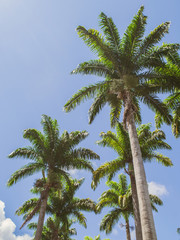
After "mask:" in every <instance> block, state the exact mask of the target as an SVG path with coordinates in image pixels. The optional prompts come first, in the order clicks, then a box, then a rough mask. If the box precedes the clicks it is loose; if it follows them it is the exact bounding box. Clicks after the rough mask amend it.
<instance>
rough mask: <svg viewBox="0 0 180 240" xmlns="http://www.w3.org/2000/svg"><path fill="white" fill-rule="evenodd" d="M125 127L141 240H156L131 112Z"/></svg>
mask: <svg viewBox="0 0 180 240" xmlns="http://www.w3.org/2000/svg"><path fill="white" fill-rule="evenodd" d="M127 127H128V132H129V139H130V145H131V151H132V157H133V167H134V174H135V180H136V188H137V195H138V202H139V210H140V219H141V226H142V236H143V240H157V236H156V231H155V225H154V219H153V214H152V208H151V202H150V198H149V192H148V185H147V181H146V175H145V170H144V165H143V160H142V155H141V149H140V146H139V141H138V136H137V132H136V125H135V121H134V114H133V112H132V113H131V114H130V117H129V118H128V119H127Z"/></svg>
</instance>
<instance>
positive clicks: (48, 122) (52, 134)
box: [41, 114, 59, 149]
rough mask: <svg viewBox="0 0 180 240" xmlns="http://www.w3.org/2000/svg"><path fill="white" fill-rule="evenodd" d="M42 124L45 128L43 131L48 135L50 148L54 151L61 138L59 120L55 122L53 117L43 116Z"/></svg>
mask: <svg viewBox="0 0 180 240" xmlns="http://www.w3.org/2000/svg"><path fill="white" fill-rule="evenodd" d="M41 124H42V126H43V131H44V133H45V134H46V139H47V140H48V145H49V147H50V148H52V149H54V148H55V144H56V143H57V140H58V138H59V126H58V123H57V120H56V119H54V120H53V119H52V118H51V117H49V116H47V115H44V114H43V115H42V117H41Z"/></svg>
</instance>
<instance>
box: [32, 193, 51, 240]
mask: <svg viewBox="0 0 180 240" xmlns="http://www.w3.org/2000/svg"><path fill="white" fill-rule="evenodd" d="M42 195H43V196H42V202H41V207H40V211H39V218H38V224H37V230H36V235H35V238H34V240H41V235H42V230H43V224H44V217H45V213H46V206H47V200H48V195H49V189H47V190H45V191H44V192H42Z"/></svg>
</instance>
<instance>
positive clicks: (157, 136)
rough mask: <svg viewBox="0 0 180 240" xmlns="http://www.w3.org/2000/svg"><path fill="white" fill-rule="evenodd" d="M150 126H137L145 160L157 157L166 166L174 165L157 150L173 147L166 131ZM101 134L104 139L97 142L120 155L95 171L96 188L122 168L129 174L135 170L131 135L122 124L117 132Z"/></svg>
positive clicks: (94, 183) (118, 125) (93, 185)
mask: <svg viewBox="0 0 180 240" xmlns="http://www.w3.org/2000/svg"><path fill="white" fill-rule="evenodd" d="M150 127H151V125H150V124H143V125H140V126H139V127H138V128H137V134H138V139H139V143H140V148H141V152H142V157H143V161H144V162H146V161H152V160H154V159H155V160H156V161H157V162H160V163H161V164H162V165H164V166H172V165H173V164H172V162H171V160H170V158H168V157H167V156H164V155H163V154H161V153H159V152H156V150H157V149H171V146H170V145H169V144H167V143H166V142H165V139H166V136H165V133H164V132H163V131H162V130H159V129H158V130H155V131H153V132H151V131H150ZM100 136H101V138H102V139H101V140H99V141H97V144H98V145H99V146H102V147H109V148H111V149H113V150H114V151H115V152H116V153H117V154H118V157H117V158H116V159H114V160H111V161H108V162H105V163H104V164H103V165H101V166H100V167H99V168H98V169H96V170H95V171H94V172H93V182H92V187H93V188H96V186H97V184H98V183H99V181H100V180H101V179H102V178H104V177H108V178H109V179H111V178H112V177H113V176H114V175H115V174H116V173H117V172H118V171H119V170H120V169H123V168H124V169H125V171H126V172H127V173H128V174H131V173H132V172H133V168H132V153H131V147H130V141H129V135H128V132H127V131H126V130H125V129H124V128H123V126H122V124H121V123H118V124H117V125H116V133H114V132H112V131H108V132H107V133H104V132H102V133H101V134H100Z"/></svg>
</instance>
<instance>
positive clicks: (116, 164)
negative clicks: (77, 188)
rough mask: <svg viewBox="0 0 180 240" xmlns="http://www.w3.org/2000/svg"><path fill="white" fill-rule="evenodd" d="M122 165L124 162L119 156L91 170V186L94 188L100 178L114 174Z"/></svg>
mask: <svg viewBox="0 0 180 240" xmlns="http://www.w3.org/2000/svg"><path fill="white" fill-rule="evenodd" d="M124 166H125V162H124V161H123V160H122V159H120V158H117V159H115V160H112V161H110V162H106V163H104V164H103V165H101V166H100V167H99V168H98V169H96V170H95V171H94V172H93V181H92V183H91V187H92V188H93V189H95V188H96V187H97V185H98V183H99V182H100V180H101V179H102V178H104V177H108V176H109V175H112V174H115V173H116V172H117V171H119V170H120V169H121V168H123V167H124Z"/></svg>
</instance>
